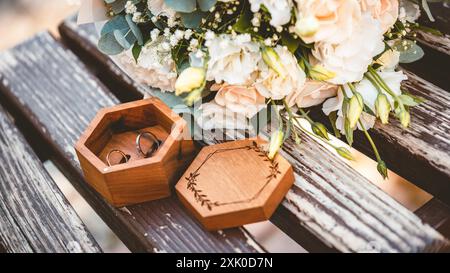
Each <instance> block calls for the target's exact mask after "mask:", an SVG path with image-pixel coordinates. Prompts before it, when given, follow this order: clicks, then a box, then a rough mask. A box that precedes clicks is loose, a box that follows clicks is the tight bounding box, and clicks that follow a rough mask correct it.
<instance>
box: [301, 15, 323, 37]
mask: <svg viewBox="0 0 450 273" xmlns="http://www.w3.org/2000/svg"><path fill="white" fill-rule="evenodd" d="M318 29H319V21H318V20H317V19H316V17H313V16H307V17H302V18H300V19H299V20H297V23H296V24H295V33H297V34H298V35H299V36H301V37H309V36H312V35H314V34H316V32H317V30H318Z"/></svg>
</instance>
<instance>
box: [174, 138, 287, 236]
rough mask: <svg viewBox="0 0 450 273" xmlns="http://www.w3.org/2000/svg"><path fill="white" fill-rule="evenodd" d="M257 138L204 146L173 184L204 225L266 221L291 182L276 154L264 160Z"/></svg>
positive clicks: (215, 227) (283, 161) (213, 227)
mask: <svg viewBox="0 0 450 273" xmlns="http://www.w3.org/2000/svg"><path fill="white" fill-rule="evenodd" d="M266 144H267V143H266V142H265V141H263V140H261V139H253V140H252V139H248V140H239V141H233V142H227V143H222V144H219V145H213V146H207V147H204V148H203V149H202V150H201V151H200V153H199V154H198V156H197V157H196V158H195V159H194V161H193V162H192V164H191V165H190V166H189V168H188V169H187V170H186V172H185V174H184V175H183V176H182V177H181V179H180V181H179V182H178V183H177V185H176V186H175V188H176V192H177V194H178V197H179V198H180V200H181V202H182V203H183V204H184V206H185V207H186V208H187V209H188V210H189V211H190V212H191V213H192V214H193V215H194V216H195V217H196V218H197V219H198V220H199V221H200V222H201V224H202V225H203V226H204V227H205V228H206V229H208V230H219V229H225V228H231V227H238V226H242V225H245V224H250V223H255V222H260V221H264V220H268V219H269V218H270V217H271V216H272V214H273V213H274V211H275V209H276V208H277V207H278V205H279V204H280V202H281V201H282V200H283V199H284V197H285V195H286V194H287V192H288V191H289V189H290V188H291V186H292V185H293V183H294V172H293V169H292V166H291V165H290V164H289V162H288V161H287V160H286V159H284V158H283V157H282V156H281V155H277V156H276V157H275V158H274V159H273V160H270V159H269V158H268V156H267V153H266V152H265V151H264V149H263V148H262V146H263V145H266Z"/></svg>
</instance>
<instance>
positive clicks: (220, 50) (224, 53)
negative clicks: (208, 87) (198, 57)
mask: <svg viewBox="0 0 450 273" xmlns="http://www.w3.org/2000/svg"><path fill="white" fill-rule="evenodd" d="M206 46H207V47H208V49H209V57H210V59H209V62H208V72H207V80H208V81H213V80H214V81H216V83H222V82H223V81H225V82H226V83H228V84H246V83H248V82H249V81H250V80H251V79H252V74H253V73H254V72H255V71H257V69H258V62H259V61H260V60H261V54H260V51H259V45H258V44H257V43H254V42H252V41H251V37H250V35H238V36H236V37H232V36H231V35H225V34H224V35H220V36H217V37H215V38H213V39H211V40H208V41H207V43H206Z"/></svg>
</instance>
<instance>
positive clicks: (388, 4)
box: [360, 0, 399, 32]
mask: <svg viewBox="0 0 450 273" xmlns="http://www.w3.org/2000/svg"><path fill="white" fill-rule="evenodd" d="M360 1H361V2H360V3H361V9H362V11H363V12H366V11H368V12H370V13H371V14H372V16H373V17H374V18H375V19H377V20H379V21H380V23H381V28H382V29H383V32H386V31H388V30H389V29H390V28H391V27H392V26H393V25H394V24H395V22H396V21H397V19H398V14H399V4H398V0H360Z"/></svg>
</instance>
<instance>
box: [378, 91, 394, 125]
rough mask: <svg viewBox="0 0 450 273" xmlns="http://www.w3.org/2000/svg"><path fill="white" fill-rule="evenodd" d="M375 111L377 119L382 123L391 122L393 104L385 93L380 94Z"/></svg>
mask: <svg viewBox="0 0 450 273" xmlns="http://www.w3.org/2000/svg"><path fill="white" fill-rule="evenodd" d="M375 110H376V114H377V117H379V118H380V120H381V123H383V124H387V123H388V122H389V112H391V104H390V103H389V100H388V98H387V96H386V95H385V94H383V93H380V94H378V96H377V100H376V101H375Z"/></svg>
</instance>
